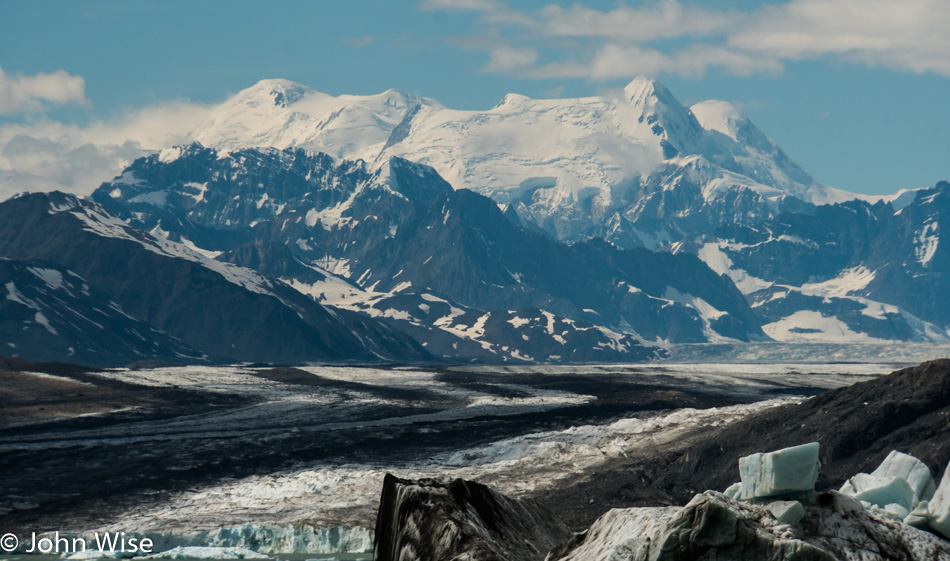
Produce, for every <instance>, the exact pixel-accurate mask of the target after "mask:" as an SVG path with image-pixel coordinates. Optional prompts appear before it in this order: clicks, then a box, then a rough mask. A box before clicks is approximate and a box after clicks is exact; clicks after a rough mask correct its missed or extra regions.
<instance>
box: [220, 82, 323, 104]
mask: <svg viewBox="0 0 950 561" xmlns="http://www.w3.org/2000/svg"><path fill="white" fill-rule="evenodd" d="M315 91H316V90H313V89H312V88H308V87H307V86H304V85H302V84H298V83H297V82H291V81H290V80H283V79H266V80H261V81H259V82H258V83H256V84H254V85H253V86H251V87H250V88H247V89H245V90H242V91H241V92H240V93H239V94H238V95H237V96H236V97H237V98H240V99H244V100H246V101H251V102H257V103H259V104H267V103H270V104H273V105H274V106H276V107H287V106H288V105H293V104H294V103H296V102H297V101H298V100H300V98H302V97H303V96H305V95H307V94H309V93H314V92H315Z"/></svg>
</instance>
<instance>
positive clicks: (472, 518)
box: [374, 474, 571, 561]
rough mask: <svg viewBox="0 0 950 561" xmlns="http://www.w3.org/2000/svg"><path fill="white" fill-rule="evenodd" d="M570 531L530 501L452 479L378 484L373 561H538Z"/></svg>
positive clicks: (396, 480) (388, 480)
mask: <svg viewBox="0 0 950 561" xmlns="http://www.w3.org/2000/svg"><path fill="white" fill-rule="evenodd" d="M570 537H571V531H570V530H569V529H568V527H567V526H566V525H565V524H564V523H563V522H561V521H560V520H558V519H557V518H556V517H555V516H554V515H553V514H551V512H550V511H548V509H546V508H545V507H543V506H542V505H541V504H540V503H538V502H537V501H534V500H531V499H513V498H509V497H506V496H505V495H502V494H501V493H498V492H496V491H493V490H492V489H490V488H488V487H486V486H484V485H481V484H479V483H474V482H471V481H463V480H461V479H456V480H453V481H437V480H431V479H422V480H419V481H410V480H405V479H399V478H396V477H394V476H392V475H390V474H387V475H386V478H385V480H384V481H383V492H382V497H381V499H380V506H379V515H378V516H377V519H376V536H375V543H376V547H375V555H374V558H375V559H376V561H414V560H418V561H429V560H431V561H436V560H438V561H443V560H444V561H449V560H452V559H458V560H462V559H465V560H478V561H535V560H536V561H540V560H542V559H544V557H545V555H546V554H547V552H548V551H549V550H551V548H553V547H554V546H556V545H557V544H559V543H562V542H564V541H566V540H568V539H569V538H570Z"/></svg>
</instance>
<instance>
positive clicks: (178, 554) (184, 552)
mask: <svg viewBox="0 0 950 561" xmlns="http://www.w3.org/2000/svg"><path fill="white" fill-rule="evenodd" d="M143 559H268V557H267V556H266V555H264V554H263V553H258V552H256V551H254V550H251V549H247V548H243V547H199V546H186V547H182V546H179V547H176V548H174V549H169V550H168V551H163V552H161V553H156V554H154V555H149V556H146V557H143Z"/></svg>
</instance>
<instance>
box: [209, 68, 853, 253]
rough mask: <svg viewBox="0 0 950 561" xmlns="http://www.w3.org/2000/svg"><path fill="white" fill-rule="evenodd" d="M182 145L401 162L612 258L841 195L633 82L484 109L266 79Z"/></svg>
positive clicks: (727, 116)
mask: <svg viewBox="0 0 950 561" xmlns="http://www.w3.org/2000/svg"><path fill="white" fill-rule="evenodd" d="M697 116H699V117H701V119H697ZM192 136H193V138H194V139H195V140H197V141H198V142H201V143H202V144H204V145H206V146H211V147H215V148H218V149H221V150H225V151H234V150H240V149H244V148H252V147H271V148H278V149H285V148H296V147H299V148H304V149H306V150H308V151H314V152H325V153H328V154H331V155H333V156H335V157H339V158H346V159H362V160H364V161H366V162H368V164H369V165H370V166H371V167H373V166H377V165H381V164H383V163H385V162H386V161H388V159H389V158H390V157H392V156H399V157H403V158H406V159H409V160H412V161H416V162H420V163H424V164H427V165H431V166H432V167H434V168H435V169H436V170H437V171H438V172H439V174H440V175H442V176H443V177H444V178H445V179H446V180H447V181H448V182H449V183H450V184H452V185H453V186H454V187H455V188H457V189H471V190H473V191H476V192H478V193H481V194H484V195H487V196H489V197H491V198H493V199H494V200H495V201H496V202H498V203H499V204H501V205H505V206H506V208H510V209H511V211H512V212H514V213H516V214H517V215H518V216H519V217H520V219H521V220H523V221H524V222H525V223H530V224H534V225H537V226H539V227H541V228H542V229H543V230H545V231H546V232H548V233H549V234H551V235H553V236H554V237H556V238H558V239H561V240H565V241H571V242H573V241H578V240H584V239H588V238H590V237H592V236H599V237H604V238H606V239H608V240H609V241H611V242H613V243H615V244H617V245H619V246H621V247H633V246H640V245H644V246H647V247H658V246H662V245H666V244H668V243H670V242H674V241H677V240H679V239H681V238H683V237H684V236H687V235H690V234H696V233H698V231H699V230H700V229H709V227H710V226H713V227H714V226H718V225H720V224H722V223H728V222H733V221H737V222H740V223H749V222H754V221H757V220H761V219H764V218H768V217H771V216H774V215H776V214H778V213H780V212H782V211H784V210H786V209H789V208H791V209H801V208H803V207H807V206H809V205H813V204H821V203H827V202H833V201H840V200H844V199H848V198H851V197H852V196H851V195H849V194H847V193H843V192H839V191H835V190H833V189H828V188H826V187H823V186H821V185H820V184H819V183H817V182H816V181H815V180H814V179H813V178H811V177H810V176H809V175H808V174H807V173H806V172H805V171H804V170H802V169H801V168H800V167H799V166H798V165H796V164H795V163H794V162H793V161H792V160H791V159H790V158H788V156H787V155H786V154H785V153H784V152H782V151H781V149H779V148H778V146H776V145H775V144H774V143H773V142H772V141H770V140H769V139H768V138H766V137H765V135H764V134H762V132H761V131H759V130H758V129H757V128H756V127H755V125H753V124H752V123H751V122H750V121H748V119H746V118H745V117H742V116H741V115H739V114H738V112H737V111H736V110H735V108H734V107H732V106H729V105H728V104H723V103H721V102H718V103H707V104H699V105H697V106H694V108H693V110H691V109H689V108H686V107H684V106H683V105H682V104H680V103H679V101H677V100H676V98H675V97H674V96H673V95H672V94H671V93H670V92H669V90H667V89H666V88H665V87H663V86H662V85H661V84H659V83H658V82H655V81H650V80H647V79H643V78H637V79H635V80H634V81H632V82H631V83H630V84H629V85H627V87H626V88H624V90H623V91H622V92H618V93H617V94H615V95H608V96H604V97H591V98H580V99H559V100H534V99H530V98H527V97H524V96H520V95H516V94H509V95H507V96H506V97H505V98H504V99H503V100H501V102H499V103H498V104H497V105H496V106H495V107H493V108H491V109H489V110H487V111H457V110H452V109H447V108H445V107H444V106H442V105H441V104H439V103H438V102H436V101H434V100H431V99H427V98H419V97H415V96H411V95H408V94H403V93H400V92H397V91H394V90H390V91H387V92H384V93H382V94H379V95H375V96H365V97H363V96H340V97H333V96H329V95H326V94H323V93H320V92H317V91H315V90H312V89H310V88H307V87H305V86H301V85H299V84H294V83H292V82H288V81H286V80H265V81H262V82H259V83H258V84H256V85H254V86H252V87H251V88H248V89H246V90H244V91H242V92H240V93H238V94H237V95H235V96H234V97H233V98H231V99H229V100H228V101H227V102H225V103H223V104H222V105H221V106H219V107H218V108H217V109H216V110H215V111H214V112H213V114H212V116H211V117H210V118H209V120H208V121H207V122H206V123H203V124H201V125H199V126H198V127H196V129H195V130H194V131H193V133H192Z"/></svg>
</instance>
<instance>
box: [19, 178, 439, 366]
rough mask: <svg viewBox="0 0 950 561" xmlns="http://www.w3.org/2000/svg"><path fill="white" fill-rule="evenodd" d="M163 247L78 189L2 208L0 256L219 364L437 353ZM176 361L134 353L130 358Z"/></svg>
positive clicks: (107, 359) (268, 283)
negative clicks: (74, 281) (40, 267)
mask: <svg viewBox="0 0 950 561" xmlns="http://www.w3.org/2000/svg"><path fill="white" fill-rule="evenodd" d="M162 243H166V242H163V240H158V239H156V238H154V237H153V236H151V235H150V234H148V233H146V232H142V231H140V230H136V229H134V228H130V227H128V226H125V225H124V224H122V223H121V221H119V220H118V219H117V218H116V217H114V216H112V215H110V214H109V213H108V212H107V211H106V210H105V209H103V208H102V207H101V206H99V205H97V204H95V203H92V202H89V201H83V200H81V199H78V198H76V197H74V196H72V195H66V194H63V193H36V194H29V195H24V196H21V197H16V198H13V199H10V200H8V201H6V202H4V203H2V204H0V256H3V257H8V258H11V259H16V260H44V261H48V262H52V263H56V264H58V265H59V266H61V267H65V268H67V269H69V270H71V271H75V273H76V274H78V275H80V276H81V277H82V280H83V281H85V282H87V283H88V284H89V286H90V287H92V289H93V291H94V292H95V293H96V294H99V295H102V296H101V297H100V298H108V300H111V301H114V302H116V303H117V304H118V305H119V306H121V310H122V311H123V312H125V313H126V314H128V315H129V316H131V318H134V319H135V320H138V322H142V323H144V324H148V325H149V326H151V327H152V328H154V330H156V331H159V332H161V333H163V334H164V335H165V337H166V339H169V336H171V337H174V338H177V339H178V340H180V341H182V346H183V347H186V348H187V347H191V348H193V349H197V350H198V351H199V352H201V353H204V354H206V355H208V357H209V358H211V359H212V360H219V361H241V360H243V361H251V362H253V361H268V362H306V361H379V360H397V361H398V360H408V361H412V360H429V359H431V356H430V355H429V354H428V353H427V352H426V351H425V350H424V349H422V348H421V347H420V346H419V345H418V344H416V343H415V342H414V341H412V340H411V339H409V338H408V337H407V336H405V335H403V334H401V333H399V332H396V331H393V330H392V329H391V328H389V327H388V326H386V325H383V324H380V323H378V322H376V321H374V320H373V319H372V318H370V317H368V316H365V315H363V314H357V313H354V312H349V311H346V310H335V309H331V308H329V307H325V306H322V305H320V304H319V303H316V302H314V301H313V300H312V299H310V298H308V297H306V296H304V295H302V294H300V293H299V292H297V291H296V290H293V289H292V288H290V287H289V286H286V285H285V284H284V283H281V282H279V281H276V280H271V279H268V278H266V277H264V278H262V279H261V281H260V282H261V284H262V286H263V287H264V289H259V288H258V289H253V287H251V288H249V287H248V286H245V285H244V284H242V283H241V282H240V279H238V281H234V282H232V280H229V279H228V278H226V277H225V276H223V275H222V274H221V273H220V272H219V271H216V270H214V269H213V268H211V267H210V266H208V264H206V263H202V262H200V259H198V257H197V254H193V253H191V255H192V256H194V257H193V258H191V259H189V258H184V257H183V256H179V255H177V254H175V251H179V250H173V251H163V250H162V249H161V248H162V247H163V246H161V244H162ZM180 251H183V252H185V254H188V253H190V252H189V251H188V250H186V249H185V248H183V247H182V248H181V249H180ZM209 262H210V264H211V265H214V266H219V267H223V265H219V264H217V263H216V262H214V261H210V260H209ZM248 272H250V271H248ZM237 274H238V275H242V274H243V273H241V272H240V271H238V273H237ZM131 318H129V319H130V320H131ZM182 354H183V355H184V354H185V353H184V352H183V353H182ZM172 357H174V355H171V354H170V353H166V354H153V355H152V356H150V357H149V356H142V355H141V354H131V353H130V354H129V355H128V356H127V359H126V360H125V363H129V362H133V361H137V360H140V359H142V358H166V359H167V358H172ZM41 358H53V357H49V356H43V357H41ZM65 358H66V357H62V359H65ZM174 358H181V360H182V361H185V360H187V356H185V357H174ZM84 361H85V362H89V363H96V364H117V363H121V362H120V361H119V360H118V358H116V357H114V356H102V357H99V358H97V357H96V356H92V355H90V356H86V357H84ZM192 362H194V360H192Z"/></svg>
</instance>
